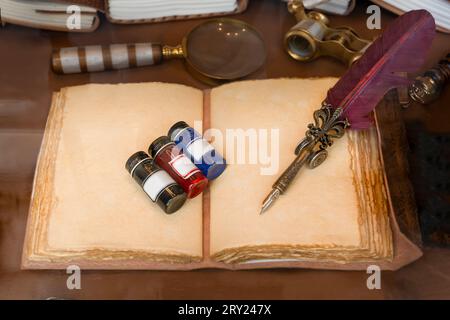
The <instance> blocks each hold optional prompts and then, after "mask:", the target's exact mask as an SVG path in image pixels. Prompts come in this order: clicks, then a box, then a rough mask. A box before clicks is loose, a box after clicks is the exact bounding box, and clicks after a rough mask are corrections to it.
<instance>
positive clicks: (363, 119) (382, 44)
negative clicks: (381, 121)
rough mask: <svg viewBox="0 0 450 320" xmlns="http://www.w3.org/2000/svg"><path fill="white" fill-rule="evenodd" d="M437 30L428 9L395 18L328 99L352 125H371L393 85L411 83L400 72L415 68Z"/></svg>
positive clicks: (337, 84) (330, 91) (414, 69)
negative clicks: (373, 116) (384, 97)
mask: <svg viewBox="0 0 450 320" xmlns="http://www.w3.org/2000/svg"><path fill="white" fill-rule="evenodd" d="M434 34H435V23H434V19H433V17H432V16H431V14H430V13H429V12H428V11H425V10H414V11H410V12H408V13H405V14H404V15H402V16H401V17H398V18H397V19H396V20H394V22H392V23H391V24H390V25H389V26H388V27H387V28H386V30H385V31H384V32H383V34H382V35H381V36H380V37H379V38H378V39H376V40H375V41H374V42H373V43H372V44H371V45H370V47H369V48H367V50H366V52H365V53H364V55H363V56H362V57H361V58H360V59H359V60H358V61H357V62H356V63H355V64H354V65H353V66H352V67H351V68H350V69H349V70H348V71H347V73H345V74H344V75H343V76H342V78H341V79H340V80H339V81H338V82H337V83H336V85H335V86H334V87H333V88H332V89H330V90H329V91H328V95H327V99H326V102H327V103H329V104H330V105H331V106H333V107H335V108H337V107H341V108H342V109H343V115H342V117H346V118H347V119H348V120H349V122H350V124H351V128H355V129H363V128H367V127H370V125H371V124H372V121H371V119H370V114H371V111H372V110H373V109H374V108H375V107H376V105H377V104H378V102H379V101H380V100H381V99H382V98H383V96H384V95H385V94H386V92H387V91H389V90H390V89H392V88H395V87H399V86H404V85H408V84H409V80H408V79H407V78H405V77H404V76H402V75H401V74H398V73H403V72H416V71H417V70H418V69H419V68H420V66H421V65H422V64H423V63H424V61H425V57H426V53H427V51H428V49H429V48H430V47H431V43H432V41H433V38H434Z"/></svg>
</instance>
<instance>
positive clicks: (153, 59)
mask: <svg viewBox="0 0 450 320" xmlns="http://www.w3.org/2000/svg"><path fill="white" fill-rule="evenodd" d="M173 58H184V59H185V61H186V62H187V66H188V68H189V70H190V71H191V72H193V73H194V74H195V75H196V76H198V77H199V78H200V79H202V80H205V81H208V79H209V80H218V81H231V80H235V79H239V78H243V77H245V76H247V75H249V74H251V73H253V72H254V71H256V70H257V69H259V68H260V67H261V66H262V64H263V63H264V61H265V59H266V51H265V47H264V42H263V40H262V38H261V36H260V35H259V33H258V32H257V31H256V30H255V29H254V28H253V27H252V26H250V25H248V24H247V23H245V22H243V21H240V20H235V19H224V18H221V19H213V20H209V21H206V22H204V23H202V24H200V25H198V26H197V27H195V28H194V29H193V30H191V31H190V32H189V33H188V35H187V36H186V37H184V39H183V41H182V43H181V44H180V45H178V46H174V47H172V46H167V45H161V44H158V43H135V44H112V45H108V46H101V45H94V46H85V47H71V48H62V49H58V50H56V51H54V52H53V55H52V67H53V70H54V71H55V72H56V73H61V74H73V73H83V72H99V71H105V70H118V69H127V68H134V67H143V66H149V65H153V64H158V63H160V62H162V61H164V60H169V59H173Z"/></svg>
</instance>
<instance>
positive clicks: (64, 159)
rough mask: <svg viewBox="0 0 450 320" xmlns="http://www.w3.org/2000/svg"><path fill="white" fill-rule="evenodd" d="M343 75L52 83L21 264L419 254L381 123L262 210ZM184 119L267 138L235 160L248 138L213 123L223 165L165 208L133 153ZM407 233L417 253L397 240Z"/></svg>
mask: <svg viewBox="0 0 450 320" xmlns="http://www.w3.org/2000/svg"><path fill="white" fill-rule="evenodd" d="M335 82H336V79H335V78H322V79H275V80H258V81H243V82H235V83H232V84H226V85H223V86H220V87H217V88H214V89H212V90H210V91H205V92H203V91H201V90H197V89H194V88H191V87H187V86H183V85H177V84H166V83H139V84H118V85H104V84H90V85H84V86H78V87H70V88H65V89H62V90H61V91H60V92H58V93H55V94H54V97H53V103H52V106H51V109H50V113H49V117H48V121H47V126H46V130H45V135H44V140H43V143H42V147H41V151H40V155H39V159H38V164H37V168H36V175H35V181H34V188H33V194H32V200H31V205H30V213H29V219H28V226H27V235H26V239H25V244H24V252H23V267H24V268H41V269H42V268H43V269H48V268H65V267H66V266H67V265H68V264H78V265H79V266H80V267H82V268H87V269H89V268H93V269H94V268H95V269H177V270H187V269H195V268H205V267H218V268H229V269H245V268H247V269H248V268H263V267H266V268H267V267H312V268H334V269H361V268H365V267H366V266H367V265H369V264H372V263H376V264H378V265H380V266H382V267H383V268H386V269H396V268H398V267H400V266H401V265H404V264H406V263H408V262H411V261H412V260H414V259H416V258H417V257H418V256H420V251H419V250H418V249H417V248H416V249H417V250H416V249H414V248H415V247H414V248H413V245H412V244H410V243H406V244H405V243H400V242H401V241H403V242H405V241H406V240H404V238H402V237H399V236H398V234H399V230H398V227H397V225H396V223H395V216H394V215H393V213H392V209H391V205H390V202H389V193H388V190H387V186H386V180H385V174H384V169H383V164H382V160H381V155H380V151H379V141H378V135H377V130H376V128H373V129H371V130H367V131H354V130H348V131H347V133H346V135H345V136H344V137H343V138H341V139H338V140H336V142H335V144H334V145H333V146H332V148H331V149H330V152H329V157H328V159H327V160H326V161H325V162H324V163H323V164H322V165H321V166H319V167H317V168H316V169H313V170H310V169H306V168H305V169H303V170H302V171H300V173H299V175H298V176H297V178H296V180H295V181H294V182H293V184H292V185H291V186H290V188H289V189H288V191H287V192H286V194H285V195H283V196H282V197H281V198H280V199H279V200H278V201H277V203H275V205H274V206H273V207H272V208H271V209H270V210H269V211H268V212H266V213H265V214H263V215H260V214H259V211H260V205H261V201H262V200H263V199H264V197H265V196H266V194H267V192H268V191H270V189H271V185H272V183H273V182H274V181H275V179H276V178H277V177H278V175H279V174H280V172H281V171H282V170H284V169H285V168H286V166H287V165H288V164H289V163H290V162H291V161H292V160H293V158H294V149H295V147H296V145H297V143H298V142H299V139H300V138H302V137H303V136H304V132H305V130H306V128H307V124H308V123H310V122H312V120H313V118H312V115H313V111H314V110H316V109H317V108H319V107H320V105H321V102H322V100H323V99H324V97H325V96H326V92H327V90H328V89H329V88H330V87H331V86H332V85H333V84H334V83H335ZM180 120H183V121H186V122H187V123H189V124H191V125H193V124H196V123H197V124H198V123H199V121H201V123H202V124H203V129H207V128H214V130H215V131H216V132H221V133H222V134H223V136H227V138H228V136H229V134H228V133H227V131H228V132H229V131H230V130H231V131H233V130H234V131H236V130H241V132H247V133H248V132H257V133H258V139H259V140H258V146H260V143H262V142H263V141H264V140H265V139H266V140H270V143H269V146H268V147H267V150H269V151H267V150H266V151H267V154H266V156H265V157H262V156H261V153H262V152H263V151H261V150H262V149H263V148H261V147H260V148H259V156H258V159H257V161H249V160H248V159H249V157H251V155H250V152H251V150H250V149H251V148H252V145H251V144H250V143H248V140H246V141H247V143H245V141H244V143H243V144H241V151H242V150H243V152H244V153H243V154H242V153H241V154H240V156H241V158H242V156H243V157H244V158H245V159H247V160H244V161H242V159H241V161H239V159H236V157H238V156H239V152H238V150H237V149H239V144H236V143H234V144H233V143H232V142H231V140H232V139H226V141H225V142H223V141H224V139H222V140H221V139H219V138H218V136H215V139H214V141H212V144H213V145H215V147H216V149H217V150H218V151H220V152H221V154H223V155H224V156H225V158H226V159H227V163H228V167H227V169H226V170H225V172H224V173H223V174H222V175H221V177H219V178H218V179H217V180H215V181H213V182H211V184H210V187H209V190H208V191H207V192H206V193H204V194H203V197H201V196H199V197H197V198H194V199H191V200H189V201H188V202H187V203H186V204H185V206H184V207H183V208H181V209H180V210H179V211H177V212H176V213H174V214H172V215H166V214H164V213H163V212H162V211H161V210H160V208H159V207H158V206H157V205H156V204H154V203H152V202H151V201H150V199H148V197H147V196H146V194H145V193H144V192H143V191H142V190H141V189H140V187H139V186H138V185H137V184H136V183H135V182H134V180H133V179H132V178H131V177H130V175H129V173H128V172H127V171H126V170H125V168H124V164H125V162H126V160H127V159H128V157H129V156H130V155H131V154H133V153H134V152H136V151H138V150H146V149H147V147H148V145H149V143H150V142H151V141H153V140H154V139H155V138H156V137H158V136H161V135H163V134H166V132H167V130H168V128H169V127H170V126H171V125H172V124H174V123H175V122H177V121H180ZM252 130H253V131H252ZM261 132H263V133H264V132H266V133H268V134H266V135H265V134H259V133H261ZM272 133H274V134H273V135H272ZM250 136H251V135H250V134H249V135H248V137H247V138H249V139H250ZM270 137H272V138H270ZM273 137H275V138H273ZM221 141H222V142H223V143H222V142H221ZM241 142H242V141H241ZM242 145H243V147H242ZM278 149H279V152H278ZM270 150H275V151H276V152H271V151H270ZM278 157H279V158H278ZM262 158H264V159H262ZM259 160H260V161H259ZM405 247H408V248H413V249H412V252H413V253H412V254H409V253H405V251H404V250H403V249H401V250H400V249H399V248H405Z"/></svg>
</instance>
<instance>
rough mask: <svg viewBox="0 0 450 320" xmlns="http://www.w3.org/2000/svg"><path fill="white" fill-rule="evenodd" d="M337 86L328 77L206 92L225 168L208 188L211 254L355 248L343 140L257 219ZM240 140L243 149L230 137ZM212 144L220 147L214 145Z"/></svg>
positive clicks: (353, 204) (354, 210)
mask: <svg viewBox="0 0 450 320" xmlns="http://www.w3.org/2000/svg"><path fill="white" fill-rule="evenodd" d="M335 82H336V79H334V78H324V79H277V80H262V81H244V82H236V83H233V84H228V85H224V86H221V87H218V88H216V89H213V90H212V93H211V127H212V128H215V129H219V130H220V131H221V132H222V133H223V135H224V139H223V141H224V143H223V147H224V150H223V152H224V154H225V157H226V159H227V161H228V163H229V166H228V168H227V170H226V171H225V173H224V174H223V175H222V176H221V177H220V178H219V179H218V180H217V181H215V182H214V183H213V184H212V185H211V200H210V219H211V225H210V230H211V231H210V233H211V234H210V237H211V238H210V251H211V255H214V254H215V253H218V252H220V251H221V250H224V249H229V248H237V247H243V246H253V245H297V246H305V247H310V246H311V247H314V248H329V247H333V246H349V247H354V246H358V245H360V241H361V235H360V231H359V227H358V201H357V196H356V193H355V188H354V186H353V180H352V179H353V178H352V172H351V168H350V164H351V163H350V161H351V159H350V154H349V151H348V137H347V136H344V137H343V138H341V139H338V140H337V141H336V142H335V144H334V145H333V147H332V148H331V149H332V150H331V149H330V152H329V157H328V159H327V160H326V161H325V162H324V163H323V164H322V165H321V166H319V167H318V168H316V169H314V170H310V169H307V168H304V169H302V170H301V171H300V173H299V175H298V176H297V178H296V180H295V181H294V182H293V183H292V184H291V186H290V188H289V189H288V191H287V192H286V194H284V195H283V196H281V197H280V198H279V199H278V201H277V202H276V203H275V204H274V205H273V206H272V207H271V208H270V209H269V210H268V211H267V212H266V213H264V214H263V215H260V214H259V212H260V206H261V202H262V201H263V199H264V198H265V196H266V195H267V193H268V192H269V191H270V190H271V186H272V184H273V183H274V182H275V180H276V179H277V178H278V176H279V175H280V173H281V172H282V171H283V170H284V169H285V168H286V167H287V166H288V165H289V164H290V162H291V161H292V160H293V159H294V157H295V156H294V149H295V147H296V145H297V143H298V142H299V140H300V139H301V138H303V137H304V135H305V131H306V130H307V125H308V123H311V122H312V121H313V111H314V110H316V109H318V108H320V106H321V102H322V101H323V100H324V98H325V96H326V92H327V90H328V89H329V88H330V87H331V86H332V85H333V84H334V83H335ZM239 131H240V133H239ZM242 133H244V134H245V135H246V138H245V143H244V144H242V143H238V142H237V141H238V139H237V138H236V137H237V136H240V135H242ZM233 135H234V137H233ZM255 136H256V141H257V146H258V149H257V150H258V152H256V153H255V152H253V153H252V152H251V150H252V149H253V150H254V145H253V144H250V143H249V141H250V140H251V139H253V140H255ZM215 140H216V142H215V143H216V145H217V146H218V147H220V144H221V143H220V142H221V141H220V139H217V138H215ZM241 142H242V141H241ZM242 145H244V147H242ZM242 151H243V152H244V156H245V161H244V163H243V160H242V153H241V154H240V152H242ZM266 151H267V152H266ZM278 156H279V158H278ZM255 159H256V160H255Z"/></svg>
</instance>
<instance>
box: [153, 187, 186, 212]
mask: <svg viewBox="0 0 450 320" xmlns="http://www.w3.org/2000/svg"><path fill="white" fill-rule="evenodd" d="M186 199H187V195H186V193H185V192H184V190H183V188H181V186H180V185H178V184H172V185H170V186H168V187H167V188H165V189H164V190H163V191H161V193H160V194H159V195H158V199H157V200H156V202H157V203H158V205H159V206H160V207H161V209H163V210H164V212H165V213H167V214H171V213H174V212H175V211H177V210H178V209H180V208H181V207H182V206H183V204H184V203H185V202H186Z"/></svg>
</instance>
